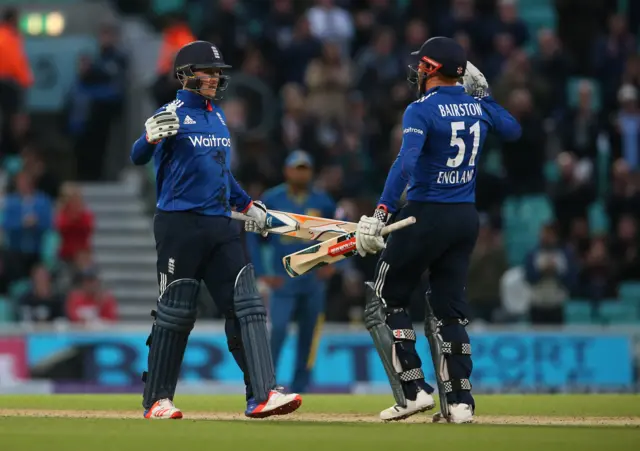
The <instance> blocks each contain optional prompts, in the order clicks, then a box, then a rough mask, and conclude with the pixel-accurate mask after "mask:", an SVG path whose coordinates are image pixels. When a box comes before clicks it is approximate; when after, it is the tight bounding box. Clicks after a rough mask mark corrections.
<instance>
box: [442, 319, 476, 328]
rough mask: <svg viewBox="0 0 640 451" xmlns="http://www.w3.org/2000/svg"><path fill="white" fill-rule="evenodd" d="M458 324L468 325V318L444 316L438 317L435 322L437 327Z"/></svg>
mask: <svg viewBox="0 0 640 451" xmlns="http://www.w3.org/2000/svg"><path fill="white" fill-rule="evenodd" d="M457 324H460V325H461V326H463V327H466V326H468V325H469V320H468V319H467V318H446V319H439V320H437V322H436V326H438V327H442V326H454V325H457Z"/></svg>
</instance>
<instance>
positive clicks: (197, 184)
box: [131, 90, 251, 216]
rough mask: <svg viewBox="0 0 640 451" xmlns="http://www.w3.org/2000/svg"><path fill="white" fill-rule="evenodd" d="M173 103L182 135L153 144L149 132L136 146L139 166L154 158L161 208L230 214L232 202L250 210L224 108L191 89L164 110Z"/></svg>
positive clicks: (135, 158)
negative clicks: (234, 160) (234, 166)
mask: <svg viewBox="0 0 640 451" xmlns="http://www.w3.org/2000/svg"><path fill="white" fill-rule="evenodd" d="M169 105H175V107H176V114H177V115H178V118H179V119H180V128H179V129H178V134H177V135H176V136H173V137H171V138H168V139H163V140H162V141H160V142H159V143H158V144H152V143H149V142H148V141H147V138H146V133H143V134H142V136H141V137H140V138H139V139H138V140H137V141H136V142H135V143H134V144H133V148H132V149H131V161H132V162H133V163H134V164H136V165H144V164H147V163H148V162H149V161H150V160H151V158H153V164H154V168H155V173H156V196H157V199H158V203H157V207H158V208H159V209H160V210H163V211H196V212H198V213H200V214H204V215H208V216H229V215H230V214H231V207H237V209H238V210H240V211H242V210H245V209H246V208H247V206H248V205H249V204H250V202H251V198H250V197H249V195H248V194H247V193H246V192H245V191H244V190H243V189H242V188H240V185H238V182H236V180H235V178H234V177H233V175H232V174H231V169H230V163H231V156H230V152H231V137H230V135H229V129H228V128H227V124H226V122H225V116H224V113H223V111H222V109H221V108H219V107H218V106H216V105H213V104H212V103H211V102H209V101H207V100H206V99H205V98H204V97H202V96H200V95H198V94H196V93H194V92H191V91H186V90H179V91H178V95H177V98H176V100H174V101H173V102H171V103H169V104H167V105H165V106H163V107H162V108H160V109H159V110H158V111H162V110H164V109H165V108H167V106H169Z"/></svg>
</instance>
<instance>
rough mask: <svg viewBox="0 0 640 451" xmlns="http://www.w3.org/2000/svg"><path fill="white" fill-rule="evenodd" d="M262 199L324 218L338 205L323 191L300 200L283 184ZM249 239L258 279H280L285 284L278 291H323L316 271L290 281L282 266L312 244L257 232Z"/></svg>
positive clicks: (275, 207) (272, 205) (270, 204)
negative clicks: (265, 236) (267, 276)
mask: <svg viewBox="0 0 640 451" xmlns="http://www.w3.org/2000/svg"><path fill="white" fill-rule="evenodd" d="M261 200H262V201H263V202H264V203H265V205H267V206H268V207H269V208H271V209H273V210H280V211H287V212H290V213H298V214H303V215H309V216H319V217H323V218H333V217H334V216H335V210H336V206H335V203H334V202H333V200H332V199H331V198H330V197H329V195H328V194H326V193H324V192H321V191H316V190H311V191H309V192H308V193H307V194H306V195H305V196H304V197H297V196H295V195H294V194H293V193H291V191H290V190H289V189H288V187H287V185H286V184H282V185H278V186H276V187H274V188H271V189H269V190H267V191H265V192H264V194H263V196H262V198H261ZM246 236H247V245H248V246H247V247H248V249H249V253H250V255H251V261H252V263H253V265H254V267H255V271H256V276H257V277H260V276H266V275H271V276H281V277H282V278H283V280H284V285H283V286H282V287H281V288H280V289H279V290H278V291H279V292H281V293H286V294H306V293H310V292H313V291H316V290H317V289H321V288H323V285H324V281H321V280H319V279H318V277H317V273H316V272H315V271H311V272H310V273H308V274H304V275H302V276H300V277H296V278H291V277H289V276H288V275H287V272H286V271H285V270H284V267H283V266H282V257H284V256H285V255H288V254H291V253H293V252H297V251H299V250H301V249H304V248H306V247H309V246H310V245H311V244H312V243H310V242H309V241H306V240H301V239H299V238H292V237H288V236H284V235H273V234H272V235H269V236H268V237H267V238H262V237H261V236H260V235H259V234H257V233H247V234H246Z"/></svg>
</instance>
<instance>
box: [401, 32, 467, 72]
mask: <svg viewBox="0 0 640 451" xmlns="http://www.w3.org/2000/svg"><path fill="white" fill-rule="evenodd" d="M428 38H429V30H428V28H427V24H426V23H424V21H423V20H422V19H412V20H410V21H409V22H408V23H407V26H406V28H405V31H404V42H403V43H402V47H401V51H400V58H402V70H405V71H406V70H407V66H409V65H413V64H415V56H413V55H411V53H412V52H415V51H416V50H418V49H419V48H420V47H421V46H422V44H424V41H426V40H427V39H428ZM463 47H464V45H463ZM467 57H469V55H468V56H467Z"/></svg>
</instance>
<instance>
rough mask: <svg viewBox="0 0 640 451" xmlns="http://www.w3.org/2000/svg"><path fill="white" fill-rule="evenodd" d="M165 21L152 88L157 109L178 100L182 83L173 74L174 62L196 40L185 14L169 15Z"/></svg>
mask: <svg viewBox="0 0 640 451" xmlns="http://www.w3.org/2000/svg"><path fill="white" fill-rule="evenodd" d="M164 21H165V25H164V27H163V29H162V44H161V46H160V56H159V57H158V66H157V69H156V70H157V77H156V80H155V82H154V83H153V86H152V87H151V90H152V93H153V98H154V100H155V106H156V107H160V106H161V105H164V104H166V103H169V102H171V101H172V100H173V99H175V98H176V90H177V89H180V82H179V81H178V79H177V78H176V77H175V75H174V72H173V60H174V59H175V56H176V53H177V52H178V50H180V48H181V47H182V46H184V45H186V44H188V43H190V42H193V41H195V40H196V37H195V36H194V35H193V33H192V32H191V28H189V24H188V23H187V18H186V17H185V15H184V14H179V13H173V14H170V15H167V16H165V18H164Z"/></svg>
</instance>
